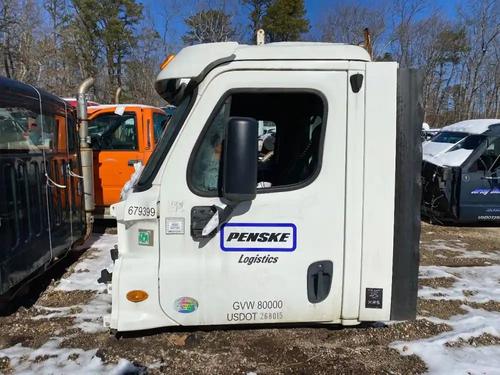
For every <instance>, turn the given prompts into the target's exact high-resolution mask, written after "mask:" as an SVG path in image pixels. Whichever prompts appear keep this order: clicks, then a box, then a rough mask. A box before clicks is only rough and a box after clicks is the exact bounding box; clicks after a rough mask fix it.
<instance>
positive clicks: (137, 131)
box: [89, 111, 141, 152]
mask: <svg viewBox="0 0 500 375" xmlns="http://www.w3.org/2000/svg"><path fill="white" fill-rule="evenodd" d="M109 115H116V116H119V117H122V116H125V115H132V116H134V123H135V135H136V137H135V148H134V149H133V150H130V149H127V150H123V149H114V148H111V149H108V148H106V149H94V148H92V151H94V152H102V151H113V152H114V151H116V152H119V151H120V152H130V151H135V152H140V151H141V147H140V145H139V127H138V126H139V124H138V122H137V114H136V113H135V111H125V112H123V114H121V115H119V114H117V113H114V112H103V113H100V114H97V115H96V116H95V117H93V118H92V119H91V120H89V122H92V121H94V120H96V119H98V118H99V117H101V116H109ZM89 127H90V124H89ZM116 130H118V128H116V129H115V131H116ZM89 135H90V134H89Z"/></svg>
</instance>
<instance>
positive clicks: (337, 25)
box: [320, 3, 385, 55]
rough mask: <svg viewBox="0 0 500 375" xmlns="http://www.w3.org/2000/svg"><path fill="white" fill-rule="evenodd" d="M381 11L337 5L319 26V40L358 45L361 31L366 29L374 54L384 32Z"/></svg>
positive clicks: (359, 6)
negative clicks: (369, 35)
mask: <svg viewBox="0 0 500 375" xmlns="http://www.w3.org/2000/svg"><path fill="white" fill-rule="evenodd" d="M337 4H339V3H337ZM384 18H385V17H384V10H383V9H378V8H377V9H371V8H368V7H366V6H362V5H358V4H355V5H343V4H340V5H337V6H336V7H334V8H332V9H331V10H330V11H329V12H328V14H327V15H326V17H325V19H324V20H323V22H322V23H321V25H320V30H321V32H322V37H321V40H323V41H325V42H336V43H348V44H360V43H361V42H362V41H363V30H364V29H365V28H368V29H369V30H370V33H371V37H372V44H373V46H374V53H375V55H376V54H377V51H378V50H379V49H382V46H380V47H379V46H378V44H379V41H381V37H382V34H383V33H384V31H385V21H384Z"/></svg>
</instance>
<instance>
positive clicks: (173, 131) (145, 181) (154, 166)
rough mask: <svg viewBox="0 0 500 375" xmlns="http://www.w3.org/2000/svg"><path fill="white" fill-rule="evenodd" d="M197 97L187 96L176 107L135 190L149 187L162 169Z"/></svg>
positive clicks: (193, 95)
mask: <svg viewBox="0 0 500 375" xmlns="http://www.w3.org/2000/svg"><path fill="white" fill-rule="evenodd" d="M194 98H195V94H194V93H192V94H190V95H188V96H186V97H185V98H184V99H183V100H182V102H181V103H180V104H179V106H178V107H177V108H176V110H175V113H174V115H173V116H172V118H171V119H170V121H169V123H168V125H167V127H166V128H165V130H164V131H163V134H162V136H161V138H160V140H159V142H158V144H157V146H156V148H155V151H154V152H153V154H152V155H151V157H150V158H149V160H148V162H147V163H146V166H145V167H144V170H143V172H142V174H141V177H140V178H139V181H138V182H137V185H136V186H135V188H134V190H135V191H143V190H146V189H147V188H149V186H150V185H151V182H152V181H153V178H154V177H155V176H156V173H157V172H158V170H159V169H160V166H161V163H162V161H163V160H164V159H165V157H166V156H167V155H168V153H169V152H170V149H171V148H172V145H173V144H174V141H175V139H176V138H177V135H178V134H179V132H180V130H181V128H182V125H183V124H184V121H185V120H186V117H187V115H188V114H189V111H190V110H191V107H192V104H193V103H192V101H193V100H194Z"/></svg>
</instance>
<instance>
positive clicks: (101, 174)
mask: <svg viewBox="0 0 500 375" xmlns="http://www.w3.org/2000/svg"><path fill="white" fill-rule="evenodd" d="M117 112H118V113H117ZM140 119H141V114H140V112H139V113H138V112H137V111H128V110H127V111H125V112H124V113H120V112H119V111H115V112H106V113H101V114H98V115H97V116H95V117H94V118H92V120H91V122H90V124H89V134H90V135H91V139H92V148H93V149H94V191H95V203H96V206H98V207H99V206H101V207H102V206H109V205H110V204H113V203H116V202H118V201H119V200H120V192H121V189H122V187H123V185H124V184H125V183H126V182H127V181H128V180H129V178H130V175H131V174H132V173H133V172H134V163H135V162H139V161H142V160H143V156H144V152H143V150H142V146H143V145H141V143H140V138H139V136H138V135H139V134H141V132H140V131H139V130H138V126H139V121H140ZM141 139H142V138H141Z"/></svg>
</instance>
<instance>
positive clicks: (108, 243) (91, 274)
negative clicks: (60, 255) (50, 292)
mask: <svg viewBox="0 0 500 375" xmlns="http://www.w3.org/2000/svg"><path fill="white" fill-rule="evenodd" d="M117 243H118V236H117V235H116V234H101V235H98V234H93V235H92V236H91V237H90V239H89V240H88V241H87V242H86V244H85V245H84V246H90V247H91V249H90V250H88V251H87V253H86V254H85V255H84V257H85V258H84V259H82V260H80V261H79V262H78V264H77V265H76V266H75V268H74V272H73V273H72V274H71V275H69V276H68V277H67V278H64V279H61V280H60V282H59V284H58V285H57V286H56V287H55V290H62V291H72V290H97V291H100V292H103V291H105V290H106V285H104V284H99V283H98V282H97V279H98V278H99V276H100V275H101V270H103V269H105V268H107V269H109V270H111V268H112V267H113V261H112V260H111V256H110V254H109V250H110V249H112V248H113V247H114V246H115V245H116V244H117Z"/></svg>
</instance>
